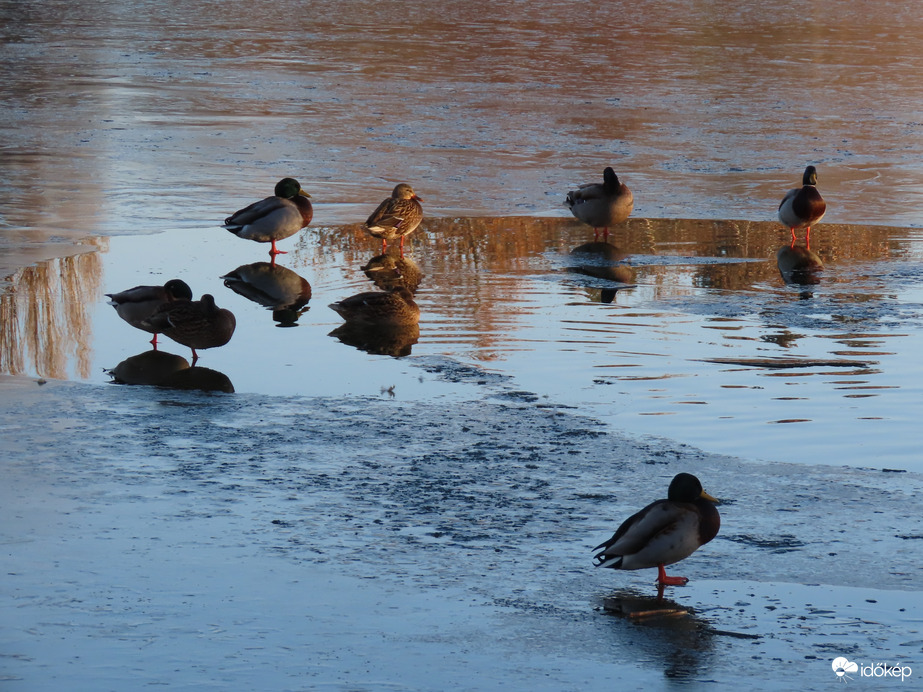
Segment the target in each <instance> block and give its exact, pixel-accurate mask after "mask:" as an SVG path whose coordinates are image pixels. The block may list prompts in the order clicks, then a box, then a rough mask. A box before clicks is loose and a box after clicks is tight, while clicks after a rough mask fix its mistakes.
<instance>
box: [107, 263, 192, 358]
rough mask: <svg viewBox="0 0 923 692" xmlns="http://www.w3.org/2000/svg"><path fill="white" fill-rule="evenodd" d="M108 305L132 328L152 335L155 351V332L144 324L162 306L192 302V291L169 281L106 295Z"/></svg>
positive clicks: (175, 280)
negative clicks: (178, 302) (177, 302)
mask: <svg viewBox="0 0 923 692" xmlns="http://www.w3.org/2000/svg"><path fill="white" fill-rule="evenodd" d="M106 297H107V298H109V305H111V306H112V307H114V308H115V312H116V314H118V316H119V317H121V318H122V319H123V320H125V321H126V322H128V324H130V325H131V326H132V327H135V328H137V329H141V330H143V331H146V332H149V333H151V334H153V335H154V338H153V339H151V345H152V346H153V347H154V350H155V351H156V350H157V333H158V332H157V330H156V329H154V328H153V327H151V326H150V325H148V324H147V323H146V321H147V320H148V319H149V318H150V317H151V315H153V314H154V313H155V312H156V311H157V310H158V309H159V308H160V307H161V306H162V305H166V304H169V303H173V302H176V301H189V300H192V289H191V288H189V285H188V284H187V283H186V282H185V281H182V280H181V279H170V280H169V281H167V283H165V284H164V285H163V286H135V287H134V288H129V289H127V290H125V291H121V292H119V293H107V294H106Z"/></svg>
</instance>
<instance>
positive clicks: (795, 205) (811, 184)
mask: <svg viewBox="0 0 923 692" xmlns="http://www.w3.org/2000/svg"><path fill="white" fill-rule="evenodd" d="M816 186H817V169H816V168H814V166H808V167H807V168H805V169H804V176H803V177H802V179H801V187H796V188H793V189H791V190H789V191H788V192H787V193H785V197H783V198H782V202H781V203H780V204H779V221H781V222H782V223H783V224H784V225H785V226H786V228H789V229H790V230H791V232H792V244H793V245H794V243H795V229H796V228H807V229H808V230H807V233H806V234H805V241H806V242H810V240H811V226H813V225H814V224H816V223H817V222H818V221H820V220H821V219H822V218H824V213H825V212H826V211H827V203H826V202H824V198H823V197H821V196H820V193H819V192H818V191H817V187H816Z"/></svg>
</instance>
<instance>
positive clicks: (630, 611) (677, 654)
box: [603, 587, 718, 681]
mask: <svg viewBox="0 0 923 692" xmlns="http://www.w3.org/2000/svg"><path fill="white" fill-rule="evenodd" d="M603 609H604V610H605V612H606V614H607V615H610V616H613V617H614V618H615V619H616V622H618V624H619V625H620V626H619V627H618V631H617V632H615V636H616V637H617V638H618V641H619V644H620V646H622V645H624V644H623V642H624V641H625V639H624V637H625V631H624V628H625V627H627V626H630V627H631V628H632V629H631V633H632V636H631V641H632V642H633V645H635V646H638V647H641V648H642V649H643V651H639V652H638V658H639V659H643V660H646V661H652V662H657V663H659V664H660V665H662V666H663V674H664V677H666V678H670V679H674V680H690V681H691V680H694V679H696V678H698V677H699V676H700V675H701V672H702V671H703V670H704V669H705V668H706V667H707V666H708V664H709V659H710V658H711V657H712V655H713V653H714V649H715V641H716V636H717V634H718V633H717V632H716V631H715V630H714V629H713V628H712V626H711V625H710V624H709V622H708V621H707V620H705V619H703V618H701V617H699V616H697V615H696V614H695V613H694V612H693V611H692V610H691V609H690V608H688V607H686V606H683V605H681V604H679V603H677V602H676V601H673V600H671V599H668V598H664V597H663V587H661V588H660V590H659V592H658V594H657V596H647V595H642V594H640V593H637V592H635V591H631V590H626V591H619V592H617V593H614V594H611V595H609V596H606V597H604V598H603Z"/></svg>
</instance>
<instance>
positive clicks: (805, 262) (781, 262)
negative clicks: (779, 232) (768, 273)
mask: <svg viewBox="0 0 923 692" xmlns="http://www.w3.org/2000/svg"><path fill="white" fill-rule="evenodd" d="M776 264H777V266H778V267H779V274H781V276H782V280H783V281H784V282H785V283H787V284H789V285H800V286H816V285H817V284H819V283H820V272H822V271H823V269H824V263H823V262H822V261H821V259H820V257H818V255H817V254H816V253H815V252H813V251H812V250H811V247H810V245H796V244H795V243H794V241H793V242H792V243H791V245H783V246H782V247H780V248H779V251H778V252H777V253H776Z"/></svg>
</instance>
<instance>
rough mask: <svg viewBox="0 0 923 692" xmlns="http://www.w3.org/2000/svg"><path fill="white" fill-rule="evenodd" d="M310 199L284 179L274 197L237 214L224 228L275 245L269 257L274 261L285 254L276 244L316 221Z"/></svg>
mask: <svg viewBox="0 0 923 692" xmlns="http://www.w3.org/2000/svg"><path fill="white" fill-rule="evenodd" d="M310 196H311V195H309V194H308V193H307V192H305V191H304V190H302V189H301V185H300V184H299V183H298V181H297V180H295V179H294V178H283V179H282V180H280V181H279V182H278V183H276V189H275V195H274V196H273V197H267V198H266V199H264V200H260V201H259V202H254V203H253V204H251V205H250V206H249V207H244V208H243V209H241V210H240V211H236V212H234V213H233V214H231V215H230V216H229V217H228V218H226V219H225V220H224V225H223V226H222V228H226V229H228V230H229V231H230V232H231V233H233V234H234V235H236V236H237V237H238V238H246V239H247V240H255V241H256V242H258V243H272V248H271V249H270V250H269V255H270V256H271V257H272V258H273V260H275V257H276V255H284V254H285V251H283V250H279V249H277V248H276V241H277V240H284V239H285V238H288V237H289V236H292V235H295V234H296V233H297V232H298V231H300V230H301V229H302V228H304V227H305V226H307V225H308V224H309V223H311V219H312V218H314V209H313V208H312V207H311V201H310V200H309V197H310Z"/></svg>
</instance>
